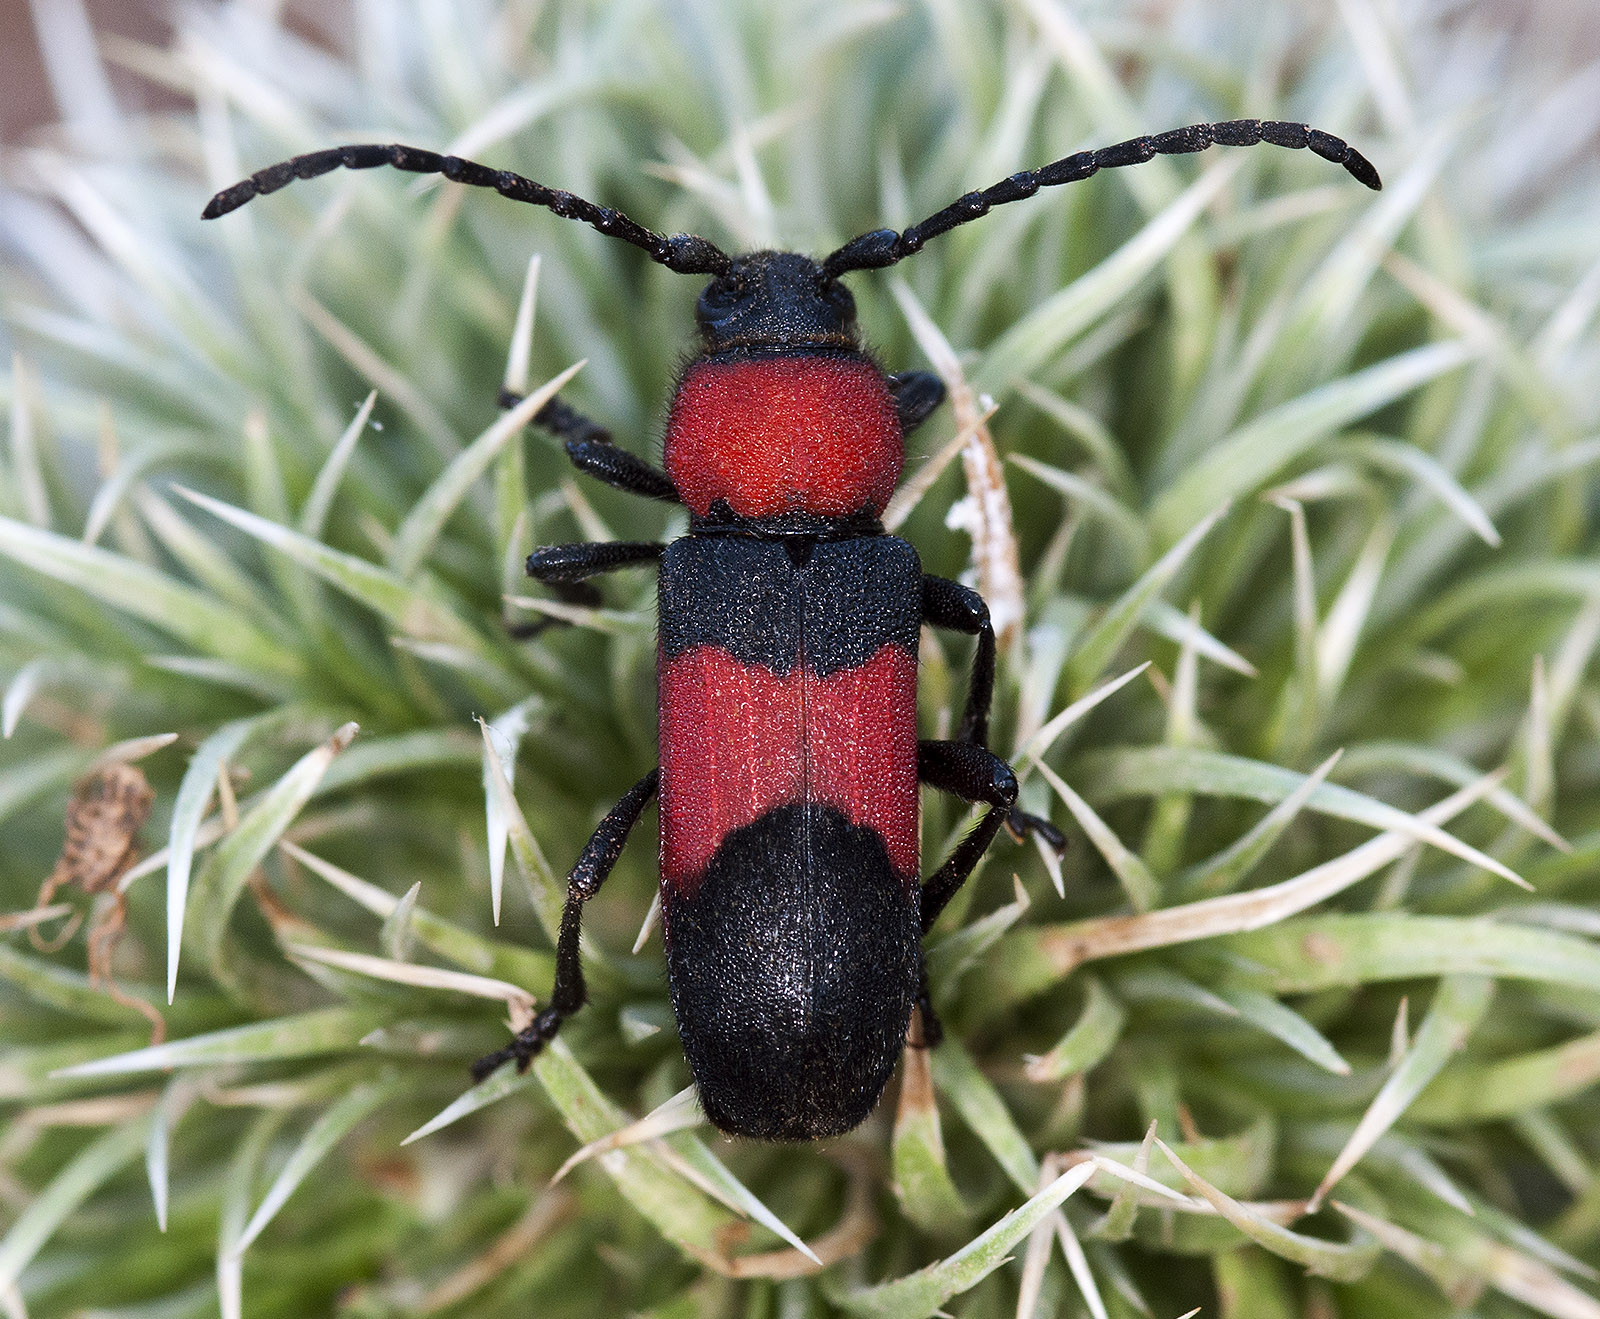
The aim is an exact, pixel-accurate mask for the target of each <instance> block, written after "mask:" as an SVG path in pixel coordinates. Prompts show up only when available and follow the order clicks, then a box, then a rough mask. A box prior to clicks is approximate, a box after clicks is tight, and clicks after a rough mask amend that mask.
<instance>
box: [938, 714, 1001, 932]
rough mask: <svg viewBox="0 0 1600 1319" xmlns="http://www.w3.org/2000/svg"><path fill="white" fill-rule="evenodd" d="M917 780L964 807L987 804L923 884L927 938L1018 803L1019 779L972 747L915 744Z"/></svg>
mask: <svg viewBox="0 0 1600 1319" xmlns="http://www.w3.org/2000/svg"><path fill="white" fill-rule="evenodd" d="M917 777H918V778H919V779H921V780H922V782H924V783H926V784H929V785H930V786H932V787H935V788H938V789H939V790H940V791H941V792H948V793H950V794H951V795H952V796H955V797H959V798H961V800H962V801H970V802H987V803H988V805H989V808H990V809H989V810H988V811H987V812H986V813H985V814H984V817H983V819H981V820H979V821H978V823H977V825H976V826H975V827H974V828H973V829H972V831H971V832H970V833H968V834H967V836H966V837H965V838H963V839H962V840H961V841H960V842H959V843H957V844H956V850H955V851H953V852H952V853H950V856H949V858H948V859H947V860H946V861H945V863H944V864H943V865H942V866H940V867H939V868H938V869H937V870H935V871H934V872H933V874H931V875H929V876H928V878H927V879H926V880H924V881H923V884H922V932H923V933H924V934H926V933H927V932H928V931H929V929H931V928H932V926H933V923H934V921H936V920H938V919H939V913H940V912H941V911H943V910H944V908H945V904H946V903H947V902H949V901H950V899H951V898H953V897H955V895H956V891H957V890H958V889H959V888H960V887H961V886H962V885H963V884H965V883H966V882H967V877H968V876H969V875H971V874H972V871H973V867H975V866H976V865H977V864H978V860H979V858H980V857H982V856H983V854H984V853H985V852H987V851H988V850H989V844H990V843H992V842H994V836H995V835H996V834H997V833H999V832H1000V826H1001V825H1002V824H1004V823H1005V820H1006V817H1007V816H1008V815H1010V814H1011V808H1012V806H1013V805H1014V804H1015V802H1016V800H1017V776H1016V775H1015V774H1013V773H1012V772H1011V766H1010V765H1008V764H1006V762H1005V761H1003V760H1001V759H1000V757H999V756H997V755H995V754H994V752H992V751H990V750H988V749H987V748H985V747H981V746H977V745H975V744H974V743H972V742H919V743H917Z"/></svg>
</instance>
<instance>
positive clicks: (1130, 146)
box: [822, 119, 1383, 279]
mask: <svg viewBox="0 0 1600 1319" xmlns="http://www.w3.org/2000/svg"><path fill="white" fill-rule="evenodd" d="M1261 142H1266V143H1269V144H1271V145H1272V146H1275V147H1296V148H1298V147H1310V148H1311V150H1313V151H1314V152H1316V153H1317V155H1319V156H1321V157H1322V158H1323V159H1324V160H1331V161H1333V162H1334V164H1336V165H1343V166H1344V167H1345V169H1347V170H1349V171H1350V174H1351V175H1352V177H1354V178H1355V179H1356V180H1357V181H1358V182H1360V183H1364V184H1366V185H1367V187H1369V188H1371V189H1373V190H1374V191H1376V190H1377V189H1379V188H1381V187H1383V181H1382V180H1381V179H1380V178H1379V177H1378V171H1377V170H1375V169H1374V168H1373V167H1372V163H1371V162H1370V161H1369V160H1368V159H1367V158H1366V157H1365V156H1363V155H1362V154H1361V153H1360V152H1359V151H1357V150H1356V149H1355V148H1354V147H1353V146H1351V145H1350V144H1349V143H1348V142H1346V141H1344V139H1343V138H1337V137H1334V136H1333V134H1332V133H1324V132H1323V131H1322V130H1321V129H1320V128H1312V127H1311V126H1310V125H1309V124H1290V123H1285V122H1283V121H1281V120H1277V119H1233V120H1230V121H1229V122H1227V123H1225V124H1194V125H1191V126H1190V127H1188V128H1174V129H1173V130H1172V131H1171V132H1169V133H1156V134H1154V135H1151V136H1146V137H1135V138H1131V139H1129V140H1128V141H1126V142H1118V143H1117V144H1116V145H1115V146H1109V147H1101V148H1100V149H1099V150H1098V151H1080V152H1078V153H1077V154H1076V155H1072V156H1066V157H1064V158H1063V159H1061V160H1057V161H1055V162H1053V163H1052V164H1049V165H1044V166H1042V167H1041V168H1039V169H1032V170H1024V171H1022V173H1020V174H1013V175H1012V176H1011V177H1010V178H1009V179H1001V180H1000V182H999V183H996V184H995V185H994V186H993V187H990V188H984V189H981V190H980V191H978V192H969V193H967V194H966V195H965V196H963V197H958V198H956V200H955V201H953V202H951V203H950V205H948V206H946V207H945V208H944V209H943V210H942V211H935V212H934V213H933V214H932V215H930V216H929V217H928V218H927V219H926V220H922V221H920V222H918V223H917V224H914V225H912V226H911V227H910V228H909V229H906V230H903V231H902V232H900V233H896V232H895V231H894V230H893V229H874V230H872V231H871V232H869V233H864V234H859V235H857V236H856V237H855V238H852V239H851V240H850V241H849V242H848V243H846V244H845V245H844V246H843V247H841V248H839V249H838V250H837V251H836V252H834V253H832V254H831V255H830V256H829V257H828V258H827V260H825V261H824V262H823V263H822V269H823V273H824V274H826V275H827V276H828V277H829V278H830V279H831V278H834V277H836V276H838V275H842V274H844V273H845V272H846V271H849V270H876V269H878V268H879V267H882V266H892V265H894V263H895V262H896V261H902V260H904V259H905V258H906V257H908V256H910V255H911V254H912V253H913V252H918V251H920V250H921V249H922V246H923V244H924V243H926V242H927V241H928V240H929V239H930V238H937V237H938V236H939V235H940V234H942V233H946V232H947V231H949V230H951V229H954V228H955V227H956V226H957V225H961V224H966V223H967V222H968V221H969V220H976V219H977V218H978V217H979V216H981V215H987V214H988V213H989V212H990V211H992V210H993V209H994V208H995V207H996V206H1004V205H1005V204H1006V203H1007V202H1015V201H1021V200H1023V198H1025V197H1031V196H1033V194H1034V193H1036V192H1038V191H1039V189H1040V188H1054V187H1056V186H1058V185H1059V184H1063V183H1077V182H1078V181H1079V180H1080V179H1086V178H1088V177H1089V176H1090V175H1091V174H1097V173H1099V172H1100V171H1101V170H1103V169H1116V168H1118V167H1119V166H1122V165H1142V164H1143V163H1144V162H1145V161H1147V160H1149V159H1151V157H1153V156H1177V155H1184V154H1187V153H1188V152H1191V151H1204V150H1205V149H1206V148H1207V147H1209V146H1223V147H1253V146H1255V145H1257V144H1258V143H1261Z"/></svg>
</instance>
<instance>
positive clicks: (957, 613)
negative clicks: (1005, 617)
mask: <svg viewBox="0 0 1600 1319" xmlns="http://www.w3.org/2000/svg"><path fill="white" fill-rule="evenodd" d="M922 621H923V622H924V623H927V624H929V625H930V626H932V627H942V628H945V629H947V630H949V631H951V632H962V633H965V634H966V635H967V636H969V637H977V638H978V651H977V654H975V655H974V656H973V657H972V683H971V686H970V687H969V688H968V689H967V708H966V710H965V712H963V714H962V716H961V727H960V728H959V729H957V730H956V741H958V742H972V743H975V744H976V745H978V746H988V745H989V707H990V706H991V705H992V704H993V703H994V626H993V625H992V624H991V623H990V622H989V606H988V605H987V604H985V603H984V599H983V597H982V596H981V595H979V594H978V593H977V592H976V591H974V590H973V589H972V588H971V587H970V586H963V585H961V583H960V582H952V581H951V580H950V579H949V578H948V577H934V576H933V575H931V574H928V573H924V574H923V578H922Z"/></svg>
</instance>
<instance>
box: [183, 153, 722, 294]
mask: <svg viewBox="0 0 1600 1319" xmlns="http://www.w3.org/2000/svg"><path fill="white" fill-rule="evenodd" d="M378 165H392V166H394V168H395V169H403V170H408V171H409V172H411V173H413V174H443V175H444V176H445V178H447V179H450V180H451V181H452V182H455V183H465V184H467V185H468V186H470V187H474V188H493V189H494V190H495V191H496V192H498V193H499V194H500V195H501V196H502V197H509V198H510V199H511V200H512V201H514V202H526V203H528V205H530V206H543V207H545V208H546V209H548V210H551V211H554V212H555V213H556V214H557V215H559V216H560V217H561V218H562V219H563V220H581V221H582V222H583V223H585V224H588V225H593V226H594V227H595V228H596V229H598V230H599V231H600V232H601V233H603V234H605V235H606V237H608V238H620V239H622V241H623V242H625V243H632V244H633V245H634V246H635V247H637V248H641V249H643V250H644V252H645V253H646V254H647V255H648V256H649V257H650V259H651V260H652V261H654V262H656V263H657V264H659V265H663V266H665V267H666V268H667V269H668V270H675V271H678V272H679V273H680V274H685V275H720V274H723V273H724V272H726V271H727V270H728V268H729V267H730V266H731V265H732V264H733V261H732V258H730V257H729V256H728V254H727V253H726V252H724V251H723V250H722V249H721V248H720V247H718V246H717V245H716V244H715V243H713V242H712V241H711V240H710V239H708V238H701V237H700V236H699V235H698V234H671V235H667V234H658V233H655V232H653V231H652V230H649V229H646V228H645V227H644V226H643V225H641V224H638V223H636V222H635V221H633V220H630V219H629V218H628V217H627V216H626V215H624V214H623V213H622V212H621V211H616V210H613V209H612V208H611V207H609V206H596V205H595V204H594V203H593V202H591V201H585V200H584V199H583V198H582V197H578V196H576V195H574V194H573V193H570V192H562V191H561V190H560V189H559V188H547V187H545V185H544V184H542V183H536V182H534V181H533V180H532V179H527V178H523V176H522V175H520V174H513V173H512V172H511V171H510V170H508V169H490V168H489V167H488V166H487V165H480V164H478V163H477V162H476V161H472V160H463V159H462V158H461V157H460V156H442V155H440V154H439V153H438V152H437V151H428V150H426V149H425V148H422V147H407V146H401V145H400V144H399V143H390V144H388V145H377V144H364V145H352V146H343V147H329V148H328V149H327V150H326V151H313V152H311V153H310V154H309V155H305V156H296V157H294V159H292V160H283V161H279V162H278V163H277V164H276V165H268V166H267V168H266V169H262V170H257V171H256V172H255V173H254V174H252V175H251V176H250V177H249V178H247V179H244V180H241V181H240V182H238V183H235V184H234V185H233V186H232V187H231V188H224V189H223V190H222V191H221V192H219V193H218V194H217V195H216V196H215V197H213V198H212V199H211V200H210V201H209V202H207V203H206V208H205V210H204V211H202V212H201V213H200V214H201V218H202V219H205V220H215V219H216V218H217V217H218V216H219V215H226V214H227V213H228V212H229V211H236V210H238V209H239V207H241V206H243V205H244V204H245V203H246V202H247V201H249V200H250V199H251V198H253V197H264V196H265V195H266V194H267V193H269V192H277V191H278V189H279V188H282V187H285V186H286V185H288V184H290V183H293V182H294V181H295V180H296V179H314V178H317V177H318V176H319V175H322V174H328V173H331V172H332V171H333V170H336V169H373V168H374V167H376V166H378Z"/></svg>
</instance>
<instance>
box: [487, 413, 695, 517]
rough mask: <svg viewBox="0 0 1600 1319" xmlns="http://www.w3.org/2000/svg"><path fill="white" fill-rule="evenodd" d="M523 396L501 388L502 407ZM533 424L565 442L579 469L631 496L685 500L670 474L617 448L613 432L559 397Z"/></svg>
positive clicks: (670, 501)
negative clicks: (679, 496) (680, 495)
mask: <svg viewBox="0 0 1600 1319" xmlns="http://www.w3.org/2000/svg"><path fill="white" fill-rule="evenodd" d="M522 399H523V395H521V394H514V393H512V392H511V391H510V390H509V389H502V390H501V391H500V406H501V407H502V408H514V407H516V405H517V404H518V403H520V402H522ZM533 424H534V425H535V426H538V427H539V428H540V429H542V430H547V431H549V432H550V433H551V434H552V435H554V436H555V437H556V438H557V439H559V440H561V441H562V443H563V445H564V446H565V448H566V450H567V457H568V458H570V459H571V460H572V465H573V466H574V467H576V468H577V469H578V470H579V471H580V472H586V473H588V474H589V475H590V476H592V477H594V478H595V479H596V480H598V481H604V482H605V483H606V484H607V485H609V486H612V487H613V488H615V489H617V490H625V491H627V493H628V494H630V495H643V496H644V497H645V498H646V499H661V500H665V501H666V502H667V503H669V504H678V503H682V502H683V501H682V500H680V499H679V498H678V487H677V486H675V485H673V484H672V478H671V477H670V476H668V475H667V474H666V473H665V472H663V471H662V470H661V469H660V468H659V467H652V466H651V465H650V464H649V463H647V462H645V460H644V459H643V458H640V457H639V456H637V455H636V454H633V453H630V452H628V450H626V449H621V448H618V447H617V445H616V444H614V443H613V442H612V440H611V432H610V431H608V430H607V429H606V428H605V427H604V426H602V425H600V423H599V422H597V421H591V420H590V419H589V418H588V417H586V416H584V415H583V413H581V412H579V411H578V410H577V409H576V408H571V407H568V406H567V405H566V404H565V403H563V402H562V401H561V400H560V399H559V398H553V399H551V400H550V401H549V402H548V403H546V404H545V405H544V406H543V407H542V408H540V409H539V410H538V411H537V412H536V413H534V414H533Z"/></svg>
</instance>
